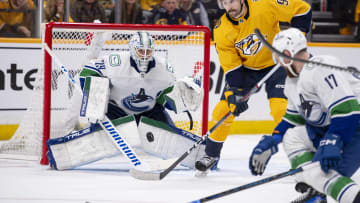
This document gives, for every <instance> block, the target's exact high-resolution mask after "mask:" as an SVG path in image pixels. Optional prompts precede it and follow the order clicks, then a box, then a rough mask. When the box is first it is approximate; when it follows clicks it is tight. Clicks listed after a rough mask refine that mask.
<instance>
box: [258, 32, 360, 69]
mask: <svg viewBox="0 0 360 203" xmlns="http://www.w3.org/2000/svg"><path fill="white" fill-rule="evenodd" d="M254 32H255V34H256V36H257V37H258V38H259V39H260V41H261V42H262V43H263V44H264V45H265V46H266V47H267V48H268V49H269V50H270V51H271V52H273V53H276V54H277V55H279V56H281V57H283V58H287V59H290V60H294V61H299V62H302V63H310V64H314V65H318V66H322V67H326V68H331V69H336V70H340V71H345V72H349V73H353V74H356V75H358V76H359V75H360V71H359V70H358V69H357V68H356V67H354V66H346V67H341V66H336V65H331V64H326V63H321V62H317V61H308V60H305V59H300V58H295V57H291V56H288V55H285V54H284V53H282V52H280V51H279V50H277V49H275V48H274V47H273V46H272V45H271V44H270V43H269V42H268V41H266V39H265V37H264V35H262V34H261V32H260V30H259V29H257V28H255V31H254Z"/></svg>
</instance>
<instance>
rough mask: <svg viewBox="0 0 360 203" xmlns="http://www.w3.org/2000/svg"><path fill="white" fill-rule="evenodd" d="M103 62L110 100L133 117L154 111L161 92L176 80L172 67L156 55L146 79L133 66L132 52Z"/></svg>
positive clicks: (109, 57) (106, 57) (118, 54)
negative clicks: (108, 83)
mask: <svg viewBox="0 0 360 203" xmlns="http://www.w3.org/2000/svg"><path fill="white" fill-rule="evenodd" d="M103 59H104V63H105V65H104V68H103V69H104V70H100V71H101V72H102V73H103V75H104V76H105V77H108V78H109V79H110V82H111V90H110V100H114V101H115V102H116V103H117V104H118V105H119V106H120V108H122V109H123V110H124V111H125V112H126V113H128V114H130V115H133V114H140V113H142V112H145V111H149V110H151V109H152V108H153V107H154V106H155V104H156V102H157V99H158V97H159V96H160V95H161V93H162V92H163V91H164V90H165V89H167V88H169V87H171V86H173V84H174V81H175V76H174V74H173V71H172V68H171V67H170V66H169V65H168V64H167V63H166V62H165V60H164V59H162V58H158V57H155V56H154V60H153V61H152V62H150V65H149V67H150V69H149V71H148V72H147V73H146V74H145V75H144V76H141V75H140V73H139V72H137V71H136V69H135V67H134V66H132V65H133V63H131V61H130V54H129V53H113V54H110V55H107V56H104V57H103Z"/></svg>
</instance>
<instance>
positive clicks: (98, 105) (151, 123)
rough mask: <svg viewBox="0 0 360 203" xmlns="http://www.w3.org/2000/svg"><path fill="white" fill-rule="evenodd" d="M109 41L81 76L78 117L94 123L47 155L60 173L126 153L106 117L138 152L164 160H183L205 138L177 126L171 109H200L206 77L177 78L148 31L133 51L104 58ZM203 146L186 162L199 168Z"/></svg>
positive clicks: (100, 39) (133, 41) (132, 44)
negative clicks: (104, 123)
mask: <svg viewBox="0 0 360 203" xmlns="http://www.w3.org/2000/svg"><path fill="white" fill-rule="evenodd" d="M105 39H106V36H102V35H98V36H95V37H94V39H93V41H92V44H91V46H90V48H89V50H88V52H87V59H88V61H87V63H85V65H84V66H83V69H82V71H81V73H80V86H81V89H82V98H81V97H80V98H81V99H79V100H80V101H77V103H76V105H74V106H79V107H78V109H80V112H79V111H74V112H73V113H74V114H76V115H79V114H80V118H83V119H85V120H86V121H87V123H88V125H87V126H82V127H81V129H77V128H75V127H74V128H73V129H72V131H71V133H69V134H68V135H66V136H64V137H60V138H54V139H50V140H49V141H48V142H47V145H48V148H49V152H48V153H47V157H48V158H49V162H50V166H51V167H52V168H54V169H57V170H65V169H71V168H75V167H78V166H82V165H85V164H87V163H91V162H94V161H97V160H100V159H103V158H106V157H111V156H114V155H118V154H120V153H124V151H123V152H121V150H119V147H117V146H116V145H115V144H114V142H113V140H112V139H117V138H115V137H111V136H112V132H111V131H105V129H104V127H102V126H101V125H100V124H102V123H103V121H104V119H105V118H109V119H110V120H111V121H112V124H113V125H114V126H115V127H116V130H117V131H118V132H119V134H120V135H121V136H122V138H124V140H126V141H127V143H128V144H129V145H130V146H131V147H132V148H134V149H136V150H142V151H143V152H146V154H151V155H152V156H156V157H159V158H162V159H170V158H176V157H179V156H181V155H182V153H183V152H185V151H186V150H187V149H189V148H190V147H191V146H192V145H193V144H194V142H196V141H198V140H199V139H200V138H199V137H198V136H196V135H193V134H191V133H189V132H187V131H185V130H182V129H179V128H177V127H176V126H175V124H174V122H173V121H172V119H171V118H170V116H169V114H168V113H167V110H172V111H174V112H176V113H179V112H184V111H194V110H196V109H197V108H198V107H199V106H200V105H201V104H202V99H203V90H202V89H201V88H200V86H199V85H200V84H199V83H200V81H201V79H200V78H196V77H195V78H193V77H185V78H182V79H179V80H176V78H175V76H174V72H173V69H172V67H171V66H170V65H169V64H168V63H167V60H166V59H165V58H161V57H158V56H154V46H155V45H154V39H153V38H152V37H151V36H150V34H149V33H147V32H137V33H135V34H133V35H132V36H131V38H130V40H129V49H130V51H129V52H115V53H112V54H109V55H104V56H99V53H100V51H99V50H101V46H102V44H103V43H104V40H105ZM75 109H76V107H75ZM74 117H77V116H74ZM74 123H75V122H74ZM105 128H107V127H105ZM203 147H204V146H203V145H201V146H200V147H198V150H194V151H193V152H191V154H190V155H189V156H188V157H187V158H186V159H185V160H184V161H183V162H182V163H181V164H182V165H184V166H187V167H189V168H193V166H194V162H195V160H196V159H197V158H198V157H201V156H202V155H203V154H201V153H202V152H203V151H204V150H203ZM128 156H129V157H131V156H132V154H131V155H129V154H128ZM130 160H131V162H132V161H134V160H135V159H130ZM133 165H135V166H136V164H133Z"/></svg>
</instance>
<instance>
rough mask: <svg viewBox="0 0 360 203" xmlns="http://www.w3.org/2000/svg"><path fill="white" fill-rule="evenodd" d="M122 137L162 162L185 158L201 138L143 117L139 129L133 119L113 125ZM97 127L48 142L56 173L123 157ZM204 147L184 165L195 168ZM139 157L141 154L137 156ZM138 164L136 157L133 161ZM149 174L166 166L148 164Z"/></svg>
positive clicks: (119, 121)
mask: <svg viewBox="0 0 360 203" xmlns="http://www.w3.org/2000/svg"><path fill="white" fill-rule="evenodd" d="M112 122H113V124H114V125H115V126H116V129H117V130H118V131H119V133H120V134H121V136H122V137H124V138H125V139H126V141H127V142H128V143H129V144H130V145H131V146H132V147H133V148H134V150H135V151H143V152H146V154H148V155H150V157H151V156H155V157H159V158H161V159H171V158H176V157H179V156H181V155H182V153H183V152H184V151H185V150H187V149H188V148H189V147H191V146H192V145H193V144H194V143H195V142H196V141H197V140H199V139H200V137H198V136H196V135H193V134H191V133H189V132H187V131H184V130H181V129H178V128H175V127H172V126H168V125H167V124H165V123H163V122H159V121H155V120H152V119H150V118H146V117H142V118H141V120H140V123H139V125H138V126H137V125H136V121H135V118H134V117H133V116H126V117H122V118H119V119H115V120H113V121H112ZM96 126H97V127H95V128H94V127H92V128H85V129H82V130H80V131H76V132H73V133H70V134H69V135H67V136H64V137H60V138H55V139H50V140H48V141H47V145H48V148H49V152H48V153H47V156H48V158H49V162H50V166H51V167H52V168H54V169H57V170H66V169H72V168H75V167H79V166H82V165H85V164H88V163H91V162H95V161H97V160H101V159H104V158H107V157H112V156H115V155H119V154H121V152H120V150H119V149H118V148H117V147H116V146H115V145H114V144H113V142H112V141H111V140H110V138H109V137H108V136H106V135H105V134H106V133H105V132H104V130H103V129H102V128H101V127H100V126H98V125H96ZM204 148H205V145H204V143H202V144H201V146H200V147H199V148H197V150H194V151H192V152H191V154H190V155H189V156H188V157H187V158H186V159H185V160H183V161H182V162H181V165H183V166H186V167H188V168H193V167H194V163H195V160H197V159H199V158H200V157H202V156H203V155H204V153H203V152H204ZM138 154H139V153H138ZM142 158H143V157H142ZM131 160H132V161H136V157H134V159H131ZM147 164H148V165H149V169H150V170H160V169H163V168H165V167H167V166H162V165H161V164H160V163H159V162H158V163H147Z"/></svg>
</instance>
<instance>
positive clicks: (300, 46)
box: [272, 28, 307, 76]
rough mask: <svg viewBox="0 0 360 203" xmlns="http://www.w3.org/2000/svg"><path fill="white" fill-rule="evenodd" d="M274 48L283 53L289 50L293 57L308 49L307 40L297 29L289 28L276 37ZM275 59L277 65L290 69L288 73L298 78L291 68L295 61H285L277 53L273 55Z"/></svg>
mask: <svg viewBox="0 0 360 203" xmlns="http://www.w3.org/2000/svg"><path fill="white" fill-rule="evenodd" d="M272 46H273V47H274V48H275V49H277V50H278V51H280V52H282V53H283V52H284V51H285V50H287V51H288V52H289V53H290V56H291V57H294V56H295V54H297V53H298V52H299V51H302V50H305V49H306V48H307V44H306V38H305V36H304V34H303V33H302V32H301V31H300V30H299V29H297V28H289V29H286V30H283V31H280V32H279V33H278V34H276V35H275V37H274V40H273V43H272ZM273 59H274V61H275V63H278V62H281V63H282V64H283V65H284V66H285V67H286V68H288V71H289V72H290V73H291V74H292V75H294V76H298V74H297V73H295V71H294V70H293V69H292V67H291V64H292V63H293V60H287V61H285V60H284V58H283V57H280V56H277V54H275V53H273Z"/></svg>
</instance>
